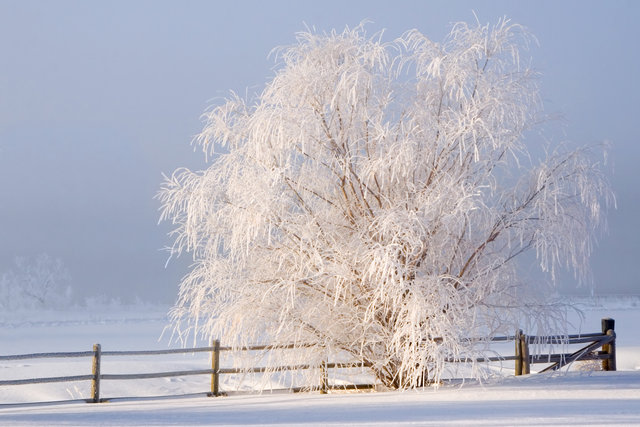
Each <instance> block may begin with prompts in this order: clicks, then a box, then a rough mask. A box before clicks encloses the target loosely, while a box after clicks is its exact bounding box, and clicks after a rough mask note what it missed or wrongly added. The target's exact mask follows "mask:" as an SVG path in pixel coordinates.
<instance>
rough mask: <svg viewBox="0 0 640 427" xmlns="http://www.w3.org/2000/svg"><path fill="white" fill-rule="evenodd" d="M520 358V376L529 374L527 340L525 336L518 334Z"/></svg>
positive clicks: (529, 362)
mask: <svg viewBox="0 0 640 427" xmlns="http://www.w3.org/2000/svg"><path fill="white" fill-rule="evenodd" d="M520 358H521V360H522V365H521V366H522V372H521V374H522V375H529V374H530V373H531V359H530V358H529V339H528V338H527V336H526V335H525V334H520Z"/></svg>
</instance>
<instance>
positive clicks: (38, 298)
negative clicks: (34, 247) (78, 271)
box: [0, 253, 72, 310]
mask: <svg viewBox="0 0 640 427" xmlns="http://www.w3.org/2000/svg"><path fill="white" fill-rule="evenodd" d="M70 280H71V278H70V275H69V272H68V270H67V268H66V267H65V266H64V264H63V262H62V260H61V259H60V258H53V257H51V256H49V255H48V254H46V253H42V254H39V255H38V256H36V257H34V258H27V257H16V258H15V259H14V267H13V268H12V269H11V270H9V271H7V272H5V273H4V274H3V275H2V276H1V277H0V307H2V308H3V309H4V310H16V309H42V308H63V307H65V306H68V305H69V304H70V303H71V295H72V291H71V287H70V286H69V282H70Z"/></svg>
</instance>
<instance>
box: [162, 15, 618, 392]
mask: <svg viewBox="0 0 640 427" xmlns="http://www.w3.org/2000/svg"><path fill="white" fill-rule="evenodd" d="M528 41H529V36H528V35H527V33H526V31H524V30H523V29H522V28H521V27H520V26H518V25H515V24H513V23H511V22H509V21H508V20H501V21H499V22H498V23H497V24H496V25H493V26H491V25H477V26H470V25H467V24H465V23H458V24H455V25H454V26H453V28H452V30H451V33H450V35H449V36H448V37H447V38H446V40H445V41H444V42H442V43H436V42H433V41H431V40H429V39H428V38H427V37H425V36H424V35H423V34H422V33H420V32H419V31H417V30H411V31H408V32H407V33H405V34H404V35H403V36H402V37H400V38H399V39H397V40H394V41H392V42H383V41H382V35H380V34H378V35H376V36H374V37H368V36H367V35H366V32H365V30H364V28H363V27H362V26H358V27H356V28H354V29H349V28H347V29H346V30H344V31H343V32H336V31H333V32H331V33H328V34H327V33H324V34H319V33H312V32H304V33H300V34H298V37H297V43H295V44H294V45H292V46H289V47H286V48H282V49H279V50H277V51H276V55H277V58H278V59H279V66H278V68H277V71H276V73H275V76H274V77H273V79H272V80H271V81H270V82H268V83H267V84H266V87H265V88H264V90H263V91H262V93H260V94H259V95H258V96H257V97H256V98H255V99H253V100H245V99H242V98H240V97H238V96H232V97H231V98H230V99H228V100H227V101H226V102H224V103H223V104H221V105H218V106H216V107H214V108H212V109H211V110H210V111H209V112H207V113H206V115H205V118H206V124H205V127H204V130H203V132H202V133H201V134H200V135H199V136H198V137H197V139H196V141H197V143H198V144H200V145H201V147H202V149H203V150H204V152H205V154H206V155H207V156H208V157H209V158H210V159H211V163H210V166H209V167H208V168H207V169H205V170H202V171H197V172H192V171H190V170H187V169H178V170H177V171H176V172H175V173H174V174H173V175H172V176H171V177H169V178H167V179H166V181H165V183H164V185H163V188H162V190H161V192H160V194H159V198H160V200H161V202H162V218H163V219H165V220H170V221H172V222H173V223H174V224H175V229H174V232H173V238H174V239H175V240H174V245H173V251H174V253H180V252H183V251H186V252H190V253H192V255H193V257H194V264H193V268H192V270H191V271H190V273H189V274H188V276H186V277H185V278H184V280H183V281H182V283H181V285H180V295H179V299H178V301H177V303H176V305H175V307H174V308H173V310H172V316H173V320H174V321H175V322H176V325H177V327H178V329H179V330H180V331H182V332H185V333H186V332H196V333H204V334H206V335H211V336H215V337H221V338H222V339H223V341H224V343H226V344H228V345H232V346H240V345H242V344H244V343H247V342H250V341H263V342H267V343H295V344H297V345H299V346H300V348H303V347H304V348H306V349H309V348H311V350H312V352H311V354H316V355H320V354H327V352H329V353H343V354H344V353H346V354H348V355H349V356H350V357H352V358H355V359H356V360H360V361H362V362H365V363H367V364H369V365H371V367H372V370H373V372H374V373H375V375H376V377H377V378H378V380H379V381H381V382H382V383H383V384H384V385H386V386H388V387H393V388H410V387H416V386H421V385H423V384H425V383H426V382H427V381H438V380H439V379H440V378H441V376H442V375H443V372H444V369H445V360H446V359H447V358H451V357H454V358H455V357H464V356H471V357H473V356H477V355H479V354H483V352H484V351H485V350H486V347H485V346H484V343H485V341H484V340H483V339H480V338H479V339H477V340H476V339H472V340H469V339H467V338H469V337H485V338H486V337H490V336H492V335H493V334H496V333H498V332H504V331H505V330H506V331H513V328H514V327H515V325H516V323H517V322H521V321H522V316H531V315H533V314H535V313H537V312H538V308H540V307H541V306H539V305H537V304H538V302H537V300H536V299H535V296H536V288H537V286H538V285H537V284H535V283H530V282H528V281H527V280H526V277H524V276H522V275H521V273H520V271H519V269H518V263H517V262H516V260H517V259H518V258H520V255H522V254H525V253H527V252H530V253H534V254H535V256H536V258H537V261H538V262H537V264H538V265H539V267H540V269H542V270H543V271H544V272H548V273H550V274H551V275H552V276H553V275H554V274H555V271H556V269H557V268H559V267H568V268H570V269H571V270H573V271H574V273H575V274H576V275H578V276H580V277H585V276H586V275H587V274H588V258H589V255H590V253H591V249H592V245H593V238H594V232H595V230H596V229H597V228H598V227H599V226H600V225H601V223H602V221H603V214H602V209H603V207H604V205H606V202H607V200H609V198H610V191H609V188H608V185H607V180H606V178H605V176H604V175H603V173H602V172H601V167H600V166H601V164H600V162H599V161H597V159H596V158H595V157H594V156H593V150H592V149H588V148H581V149H577V150H564V149H562V147H559V148H558V149H556V150H552V151H550V152H549V154H548V155H547V157H546V158H545V159H544V160H543V161H541V162H539V163H535V162H533V161H531V159H530V156H529V154H528V150H527V146H526V145H525V144H524V143H523V133H524V132H525V131H527V130H528V129H531V128H532V126H534V125H535V124H536V123H537V122H538V121H539V118H540V113H541V111H542V106H541V103H540V100H539V96H538V88H537V82H536V78H535V77H536V76H535V73H534V72H533V71H532V70H531V69H530V68H529V67H528V66H527V65H525V64H524V63H523V61H521V59H520V52H521V50H522V49H523V48H526V46H527V43H528ZM534 163H535V164H534ZM603 203H604V204H603ZM543 309H544V307H543ZM543 311H544V310H543ZM309 346H310V347H309ZM300 354H301V355H302V354H303V352H300ZM300 357H309V353H308V352H305V353H304V356H300ZM318 357H320V356H318ZM304 363H309V360H304ZM476 373H477V375H481V374H480V373H479V371H476Z"/></svg>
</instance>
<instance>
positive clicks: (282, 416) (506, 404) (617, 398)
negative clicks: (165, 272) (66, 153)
mask: <svg viewBox="0 0 640 427" xmlns="http://www.w3.org/2000/svg"><path fill="white" fill-rule="evenodd" d="M583 309H584V313H585V317H586V319H585V321H584V323H582V324H581V325H580V324H578V323H577V319H576V321H574V326H575V328H572V330H571V331H572V332H578V331H580V332H596V331H598V329H599V326H600V319H601V318H602V317H613V318H615V319H616V330H617V336H618V341H617V345H618V347H617V351H618V354H617V364H618V370H619V371H618V372H592V371H583V370H582V369H584V368H585V367H584V366H580V364H576V365H575V366H573V367H572V370H573V371H572V372H569V373H554V374H539V375H536V374H532V375H528V376H522V377H513V376H506V377H500V376H496V377H494V378H490V379H489V380H487V381H485V382H484V383H482V384H479V383H477V382H473V381H470V382H466V383H465V384H464V385H463V386H462V387H460V386H458V385H444V386H442V387H440V388H439V389H438V390H432V389H427V390H422V391H417V392H357V393H354V392H333V393H330V394H328V395H320V394H318V393H301V394H289V393H274V394H270V393H265V394H262V395H231V396H228V397H218V398H210V397H206V396H205V395H204V392H206V391H208V390H209V377H208V376H207V375H198V376H188V377H177V378H161V379H152V380H132V381H102V383H101V389H102V392H101V395H102V396H103V397H105V398H109V397H113V396H130V397H134V396H135V397H136V398H134V399H112V400H111V401H110V402H109V403H103V404H99V405H94V404H86V403H84V402H82V403H80V402H76V403H73V402H72V403H63V404H60V403H56V404H43V403H38V404H25V402H38V401H40V402H51V401H57V400H69V399H86V398H87V397H88V396H89V390H90V384H89V382H88V381H81V382H74V383H51V384H39V385H25V386H8V387H0V425H3V426H4V425H8V426H13V425H26V426H35V425H45V424H46V425H131V426H138V425H145V426H146V425H150V426H151V425H254V424H264V425H269V424H271V425H283V424H285V425H286V424H291V425H298V424H310V425H372V426H376V425H447V424H449V425H452V424H453V425H456V424H458V425H459V424H465V425H514V424H518V425H586V424H589V425H612V424H622V425H640V337H639V334H638V333H637V332H636V330H635V328H636V325H637V323H638V320H640V310H638V306H637V305H631V304H626V305H625V304H622V303H620V304H612V303H609V305H606V304H605V306H586V307H583ZM164 313H166V310H165V309H164V308H159V309H156V310H153V309H148V308H147V309H145V310H144V311H143V310H140V311H135V310H133V311H127V310H122V311H111V312H108V313H99V312H92V313H86V312H81V311H78V312H72V311H68V312H65V313H38V314H37V315H34V314H24V315H22V316H21V315H15V314H14V315H13V316H11V317H9V316H8V315H6V314H5V315H4V317H2V318H0V334H1V335H0V343H2V344H1V345H2V347H1V350H0V354H18V353H31V352H50V351H84V350H90V349H91V346H92V344H93V343H95V342H99V343H101V344H102V348H103V350H105V351H107V350H141V349H164V348H167V346H168V338H167V336H166V334H165V336H164V337H163V338H160V339H159V337H160V336H161V334H162V330H163V328H164V327H165V326H166V317H165V315H164ZM34 316H35V317H34ZM223 344H224V343H223ZM198 345H206V343H205V342H201V343H198ZM174 346H175V345H174ZM503 346H504V351H505V352H508V354H512V351H513V350H512V348H511V347H512V343H508V344H503ZM501 351H502V349H501ZM224 363H230V361H226V362H224ZM209 366H210V361H209V356H208V354H206V353H196V354H187V355H162V356H147V357H137V356H136V357H131V356H126V357H115V356H111V357H104V358H103V365H102V372H103V373H124V372H152V371H174V370H182V369H206V368H208V367H209ZM543 366H544V365H533V366H532V370H536V369H539V368H542V367H543ZM511 369H512V368H511V367H510V366H509V365H507V363H505V365H504V369H503V371H504V372H505V373H507V374H511V373H512V370H511ZM90 370H91V359H90V358H78V359H29V360H21V361H2V362H0V379H10V378H27V377H35V376H58V375H80V374H87V373H89V372H90ZM221 380H222V384H221V389H222V390H225V389H227V390H228V389H230V388H234V387H235V381H236V379H234V378H232V377H231V376H226V375H223V376H222V377H221ZM245 380H246V381H245V385H244V386H243V387H242V388H244V389H248V388H250V387H251V384H252V383H254V382H255V381H257V379H255V378H254V379H252V378H245ZM274 386H275V385H274ZM164 394H182V395H186V396H184V397H182V398H173V399H163V398H157V397H153V396H159V395H164ZM19 402H23V404H21V405H9V404H10V403H19Z"/></svg>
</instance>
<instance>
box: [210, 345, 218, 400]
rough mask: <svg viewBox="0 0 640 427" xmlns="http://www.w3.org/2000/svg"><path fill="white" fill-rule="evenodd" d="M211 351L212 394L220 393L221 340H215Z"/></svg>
mask: <svg viewBox="0 0 640 427" xmlns="http://www.w3.org/2000/svg"><path fill="white" fill-rule="evenodd" d="M212 344H213V345H212V347H213V350H212V351H211V396H214V397H215V396H218V395H219V394H220V374H219V372H218V371H219V369H220V340H213V343H212Z"/></svg>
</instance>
